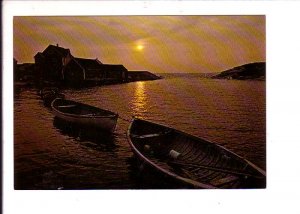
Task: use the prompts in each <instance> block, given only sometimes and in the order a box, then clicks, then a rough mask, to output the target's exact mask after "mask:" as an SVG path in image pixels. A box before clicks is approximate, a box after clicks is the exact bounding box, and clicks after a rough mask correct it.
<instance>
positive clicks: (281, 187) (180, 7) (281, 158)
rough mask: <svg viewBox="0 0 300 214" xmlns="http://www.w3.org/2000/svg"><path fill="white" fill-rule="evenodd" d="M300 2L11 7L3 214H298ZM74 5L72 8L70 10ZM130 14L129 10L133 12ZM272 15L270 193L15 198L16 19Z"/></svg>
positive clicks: (6, 5)
mask: <svg viewBox="0 0 300 214" xmlns="http://www.w3.org/2000/svg"><path fill="white" fill-rule="evenodd" d="M299 3H300V2H297V1H285V2H283V1H275V2H272V1H219V2H217V1H202V2H200V1H152V2H151V1H128V2H126V1H119V2H117V1H100V2H99V1H98V2H97V1H90V2H87V1H61V2H57V1H4V2H3V4H2V6H3V13H2V14H3V16H2V17H3V24H2V32H3V37H2V38H3V46H2V47H3V52H2V53H3V68H2V72H3V106H2V109H3V121H4V122H3V159H4V164H3V175H4V176H3V213H5V214H6V213H14V214H15V213H44V214H46V213H49V214H50V213H51V214H53V213H63V212H67V213H72V214H76V213H80V214H82V213H99V212H101V211H102V212H104V213H122V212H126V211H127V212H130V213H141V212H142V213H149V214H150V213H151V214H153V213H155V212H157V211H159V213H163V212H167V213H191V212H197V213H200V212H209V213H217V212H218V213H231V214H232V213H241V212H242V213H244V214H247V213H249V214H250V213H251V214H253V213H257V212H259V213H266V212H268V211H276V212H277V211H278V212H280V213H289V214H292V213H299V211H300V208H299V205H298V203H299V198H300V193H299V192H300V191H299V190H300V189H299V181H300V179H299V173H300V167H299V163H300V161H299V158H298V157H299V154H300V151H299V144H300V141H299V139H300V138H299V133H300V131H299V130H300V106H299V100H300V99H299V97H300V96H299V94H298V93H299V92H300V89H299V85H300V84H299V83H300V81H299V80H300V78H299V72H300V71H299V66H298V62H299V50H300V31H299V29H300V28H299V21H298V20H300V15H299V8H300V4H299ZM70 5H71V7H70ZM129 8H130V9H129ZM16 15H18V16H21V15H22V16H27V15H34V16H38V15H39V16H43V15H54V16H55V15H266V25H267V26H266V27H267V60H266V61H267V189H265V190H228V191H221V190H208V191H207V190H196V191H192V190H176V191H173V190H172V191H171V190H170V191H156V190H147V191H132V190H129V191H123V190H122V191H115V190H114V191H111V190H105V191H104V190H100V191H91V190H89V191H15V190H14V189H13V174H14V172H13V120H12V118H13V77H12V73H13V72H12V68H13V66H12V63H13V60H12V59H13V57H12V56H13V44H12V42H13V40H12V35H13V26H12V18H13V16H16Z"/></svg>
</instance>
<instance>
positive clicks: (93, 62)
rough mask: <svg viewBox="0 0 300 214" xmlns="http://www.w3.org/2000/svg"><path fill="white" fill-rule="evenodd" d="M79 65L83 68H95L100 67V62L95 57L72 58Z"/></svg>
mask: <svg viewBox="0 0 300 214" xmlns="http://www.w3.org/2000/svg"><path fill="white" fill-rule="evenodd" d="M74 59H75V60H76V62H77V63H78V64H80V66H82V67H83V68H84V69H85V70H95V69H101V65H102V64H101V62H100V61H99V60H97V59H84V58H77V57H75V58H74Z"/></svg>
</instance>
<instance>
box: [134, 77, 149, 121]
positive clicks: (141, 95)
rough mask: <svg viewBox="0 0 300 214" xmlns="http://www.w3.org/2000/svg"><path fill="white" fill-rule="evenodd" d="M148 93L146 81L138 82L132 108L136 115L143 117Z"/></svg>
mask: <svg viewBox="0 0 300 214" xmlns="http://www.w3.org/2000/svg"><path fill="white" fill-rule="evenodd" d="M146 104H147V94H146V93H145V83H144V82H136V87H135V91H134V99H133V101H132V110H133V113H134V116H138V117H141V118H143V116H144V115H145V113H146V110H147V109H146Z"/></svg>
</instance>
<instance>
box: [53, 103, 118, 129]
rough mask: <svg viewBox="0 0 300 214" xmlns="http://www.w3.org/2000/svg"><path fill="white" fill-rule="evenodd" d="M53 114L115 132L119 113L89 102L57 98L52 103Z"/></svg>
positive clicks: (73, 121) (82, 124) (68, 120)
mask: <svg viewBox="0 0 300 214" xmlns="http://www.w3.org/2000/svg"><path fill="white" fill-rule="evenodd" d="M51 107H52V112H53V114H54V115H55V116H56V117H57V118H60V119H62V120H65V121H67V122H71V123H74V124H77V125H81V126H85V127H91V128H99V129H101V130H103V131H108V132H114V130H115V127H116V125H117V120H118V114H117V113H114V112H111V111H108V110H104V109H100V108H97V107H94V106H90V105H87V104H83V103H79V102H75V101H72V100H65V99H61V98H57V99H55V100H53V102H52V103H51Z"/></svg>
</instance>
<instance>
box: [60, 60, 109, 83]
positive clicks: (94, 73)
mask: <svg viewBox="0 0 300 214" xmlns="http://www.w3.org/2000/svg"><path fill="white" fill-rule="evenodd" d="M101 65H102V62H100V61H99V60H98V59H85V58H78V57H72V59H71V60H70V61H69V62H68V64H66V65H65V66H64V67H63V69H62V79H63V80H64V81H65V82H67V83H69V84H73V85H74V84H80V83H82V82H84V81H100V80H101V79H103V78H104V72H103V71H102V67H101Z"/></svg>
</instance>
